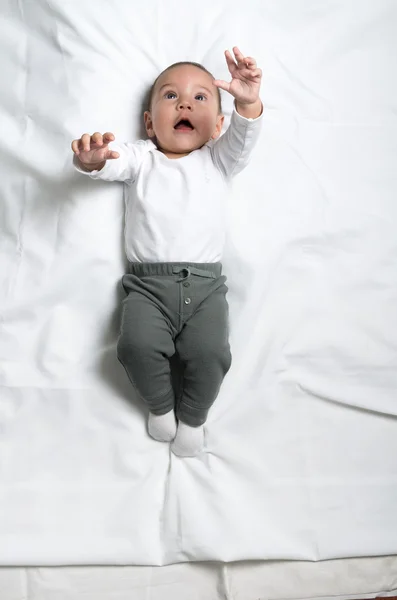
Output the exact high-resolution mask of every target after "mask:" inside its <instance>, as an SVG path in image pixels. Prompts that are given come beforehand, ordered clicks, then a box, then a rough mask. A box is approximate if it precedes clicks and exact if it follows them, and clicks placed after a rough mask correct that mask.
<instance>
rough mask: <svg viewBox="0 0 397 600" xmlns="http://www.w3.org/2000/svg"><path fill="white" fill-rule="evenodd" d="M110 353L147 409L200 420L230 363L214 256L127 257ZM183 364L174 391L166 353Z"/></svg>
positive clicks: (221, 280)
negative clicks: (205, 259)
mask: <svg viewBox="0 0 397 600" xmlns="http://www.w3.org/2000/svg"><path fill="white" fill-rule="evenodd" d="M129 271H130V272H129V273H128V274H127V275H124V277H123V279H122V284H123V287H124V290H125V292H126V294H127V297H126V298H124V300H123V313H122V322H121V332H120V337H119V340H118V345H117V357H118V359H119V361H120V362H121V364H122V365H123V366H124V368H125V370H126V372H127V375H128V377H129V379H130V381H131V383H132V384H133V385H134V387H135V389H136V391H137V392H138V394H139V395H140V396H141V398H142V399H143V400H144V401H145V402H146V404H147V406H148V408H149V410H150V412H152V413H154V414H155V415H162V414H165V413H167V412H169V411H170V410H172V409H174V408H175V410H176V415H177V418H178V419H180V420H181V421H182V422H184V423H186V424H187V425H191V426H192V427H198V426H199V425H202V424H203V423H204V422H205V421H206V419H207V414H208V411H209V409H210V407H211V406H212V404H213V402H214V400H215V398H216V397H217V395H218V392H219V388H220V386H221V383H222V380H223V378H224V376H225V375H226V373H227V371H228V370H229V368H230V364H231V355H230V347H229V341H228V305H227V302H226V292H227V287H226V285H225V281H226V277H224V276H222V275H221V272H222V265H221V264H220V263H210V264H206V263H204V264H200V263H176V264H175V263H130V265H129ZM175 353H177V355H178V357H179V360H180V362H181V364H182V367H183V384H182V386H181V393H180V394H179V397H178V398H175V392H174V389H173V386H172V378H171V367H170V358H171V357H172V356H173V355H174V354H175Z"/></svg>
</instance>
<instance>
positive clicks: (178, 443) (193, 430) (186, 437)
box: [171, 421, 204, 456]
mask: <svg viewBox="0 0 397 600" xmlns="http://www.w3.org/2000/svg"><path fill="white" fill-rule="evenodd" d="M203 447H204V425H201V426H200V427H190V425H186V423H182V422H181V421H179V423H178V429H177V432H176V438H175V440H174V443H173V444H172V446H171V450H172V452H173V453H174V454H176V455H177V456H197V454H199V453H200V452H201V450H202V449H203Z"/></svg>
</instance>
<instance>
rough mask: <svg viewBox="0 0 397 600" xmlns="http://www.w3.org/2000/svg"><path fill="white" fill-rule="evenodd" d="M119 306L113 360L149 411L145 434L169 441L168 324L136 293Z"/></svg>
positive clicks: (171, 412) (172, 349)
mask: <svg viewBox="0 0 397 600" xmlns="http://www.w3.org/2000/svg"><path fill="white" fill-rule="evenodd" d="M123 304H124V307H123V315H122V323H121V333H120V337H119V340H118V344H117V357H118V359H119V361H120V362H121V364H122V365H123V367H124V368H125V370H126V372H127V375H128V377H129V379H130V381H131V383H132V384H133V386H134V388H135V389H136V391H137V392H138V394H139V396H140V397H141V398H142V399H143V400H144V402H145V403H146V404H147V406H148V408H149V411H150V414H149V422H148V430H149V434H150V435H151V436H152V437H153V438H154V439H156V440H158V441H160V442H170V441H172V440H173V439H174V437H175V435H176V420H175V415H174V405H175V395H174V390H173V388H172V381H171V371H170V364H169V357H170V356H172V355H173V354H174V353H175V346H174V342H173V339H172V332H171V328H170V325H169V323H168V321H167V319H166V318H165V317H164V315H163V313H162V312H161V311H160V310H159V308H158V307H157V305H156V303H155V302H153V301H152V300H150V299H149V298H148V297H146V296H145V295H143V294H141V293H140V292H137V291H130V292H129V294H128V296H127V297H126V298H125V299H124V302H123Z"/></svg>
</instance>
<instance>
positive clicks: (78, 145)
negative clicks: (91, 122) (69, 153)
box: [72, 132, 120, 167]
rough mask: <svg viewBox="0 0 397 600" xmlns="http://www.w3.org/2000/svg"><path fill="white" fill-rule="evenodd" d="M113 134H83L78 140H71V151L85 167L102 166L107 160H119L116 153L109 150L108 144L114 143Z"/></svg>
mask: <svg viewBox="0 0 397 600" xmlns="http://www.w3.org/2000/svg"><path fill="white" fill-rule="evenodd" d="M114 139H115V138H114V135H113V133H104V134H103V136H102V134H101V133H98V132H97V133H94V135H90V134H89V133H84V135H82V136H81V138H80V139H79V140H73V142H72V150H73V152H74V153H75V155H76V156H78V158H79V161H80V162H81V163H82V164H83V165H85V166H86V167H93V166H96V165H102V164H103V163H104V162H105V161H107V160H109V159H114V158H119V156H120V154H119V153H118V152H113V151H112V150H109V147H108V144H109V143H110V142H113V141H114Z"/></svg>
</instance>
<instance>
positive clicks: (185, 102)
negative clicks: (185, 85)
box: [179, 100, 192, 109]
mask: <svg viewBox="0 0 397 600" xmlns="http://www.w3.org/2000/svg"><path fill="white" fill-rule="evenodd" d="M179 108H188V109H191V108H192V105H191V103H190V102H189V100H181V101H180V102H179Z"/></svg>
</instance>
